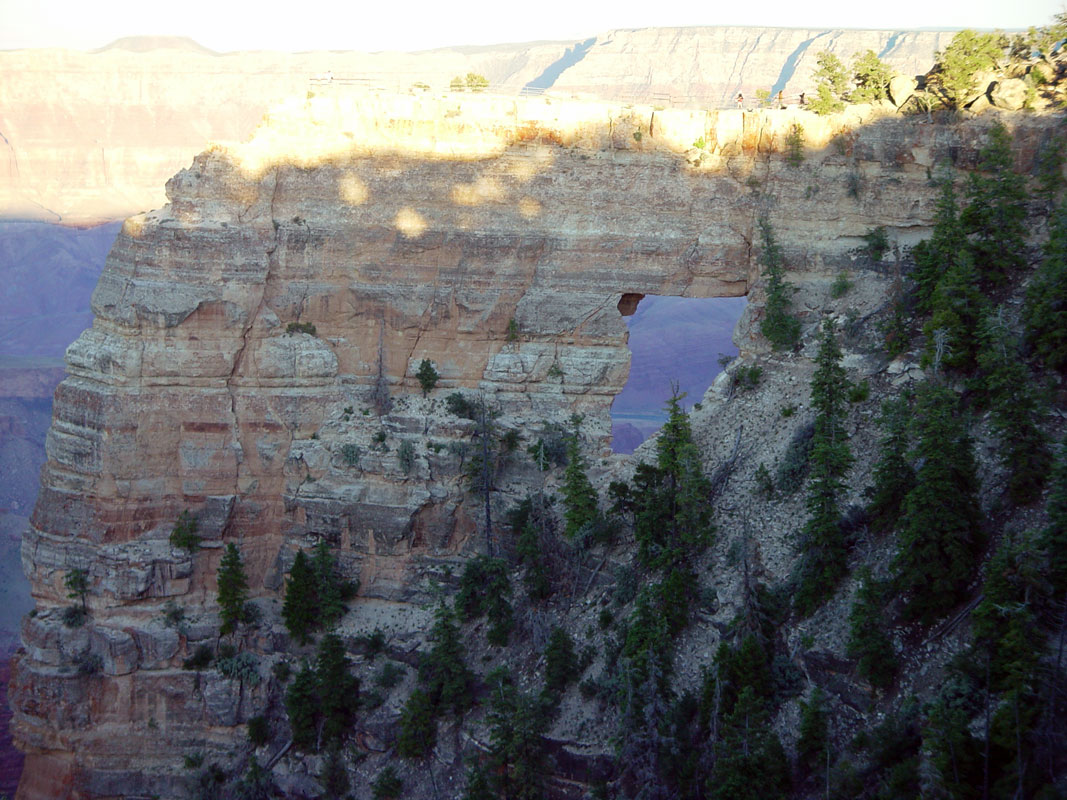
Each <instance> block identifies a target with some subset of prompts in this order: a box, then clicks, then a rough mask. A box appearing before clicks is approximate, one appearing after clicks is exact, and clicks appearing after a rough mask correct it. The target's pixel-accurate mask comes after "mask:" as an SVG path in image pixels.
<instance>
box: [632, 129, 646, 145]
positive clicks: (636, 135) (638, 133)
mask: <svg viewBox="0 0 1067 800" xmlns="http://www.w3.org/2000/svg"><path fill="white" fill-rule="evenodd" d="M644 138H645V134H644V133H642V132H641V131H634V141H635V142H639V141H641V140H642V139H644Z"/></svg>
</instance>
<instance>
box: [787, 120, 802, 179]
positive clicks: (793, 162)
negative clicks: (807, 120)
mask: <svg viewBox="0 0 1067 800" xmlns="http://www.w3.org/2000/svg"><path fill="white" fill-rule="evenodd" d="M785 163H787V164H788V165H789V166H791V167H793V168H794V169H796V168H797V167H799V166H800V165H801V164H803V163H804V128H803V126H801V125H800V123H797V122H794V123H793V126H792V127H791V128H790V129H789V133H787V134H786V136H785Z"/></svg>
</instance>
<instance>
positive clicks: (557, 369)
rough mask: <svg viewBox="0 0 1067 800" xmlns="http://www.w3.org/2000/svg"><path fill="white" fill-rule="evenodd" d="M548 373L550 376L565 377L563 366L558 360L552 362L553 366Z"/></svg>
mask: <svg viewBox="0 0 1067 800" xmlns="http://www.w3.org/2000/svg"><path fill="white" fill-rule="evenodd" d="M546 375H547V377H549V378H563V368H562V367H561V366H560V365H559V362H558V361H553V362H552V366H551V367H549V368H548V372H547V373H546Z"/></svg>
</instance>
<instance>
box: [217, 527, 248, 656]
mask: <svg viewBox="0 0 1067 800" xmlns="http://www.w3.org/2000/svg"><path fill="white" fill-rule="evenodd" d="M247 599H248V579H247V578H246V577H245V568H244V564H243V563H242V562H241V554H240V553H239V552H238V550H237V545H235V544H234V543H233V542H230V543H229V544H227V545H226V552H225V553H223V555H222V561H221V562H220V563H219V573H218V600H219V617H220V618H221V620H222V627H221V628H220V632H221V633H222V634H224V635H225V634H227V633H232V632H233V631H234V629H235V628H236V627H237V623H238V622H240V621H241V619H242V617H243V616H244V607H245V601H246V600H247Z"/></svg>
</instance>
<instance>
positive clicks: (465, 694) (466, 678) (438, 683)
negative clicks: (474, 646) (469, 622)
mask: <svg viewBox="0 0 1067 800" xmlns="http://www.w3.org/2000/svg"><path fill="white" fill-rule="evenodd" d="M436 616H437V620H436V621H435V622H434V626H433V630H432V631H431V632H430V639H431V641H432V642H433V647H432V648H431V650H430V652H429V653H428V654H427V655H426V656H425V657H424V658H423V659H422V662H421V663H420V664H419V682H420V684H421V685H422V686H423V688H424V689H425V691H426V694H427V695H428V696H429V699H430V702H431V704H432V706H433V708H434V709H435V710H436V711H440V712H442V713H443V712H445V711H451V712H452V713H453V714H456V715H457V716H458V715H460V714H462V713H464V712H465V711H466V710H467V709H468V708H470V707H471V705H472V704H473V702H474V696H473V693H472V686H473V683H474V676H473V675H472V674H471V671H470V670H469V669H468V668H467V665H466V663H465V662H464V660H463V653H464V651H465V649H466V648H465V647H464V646H463V642H462V641H460V638H459V629H458V628H457V627H456V624H455V622H454V621H453V618H452V612H451V611H450V610H449V609H448V608H447V607H445V606H444V605H442V606H440V607H439V608H438V609H437V614H436Z"/></svg>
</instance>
